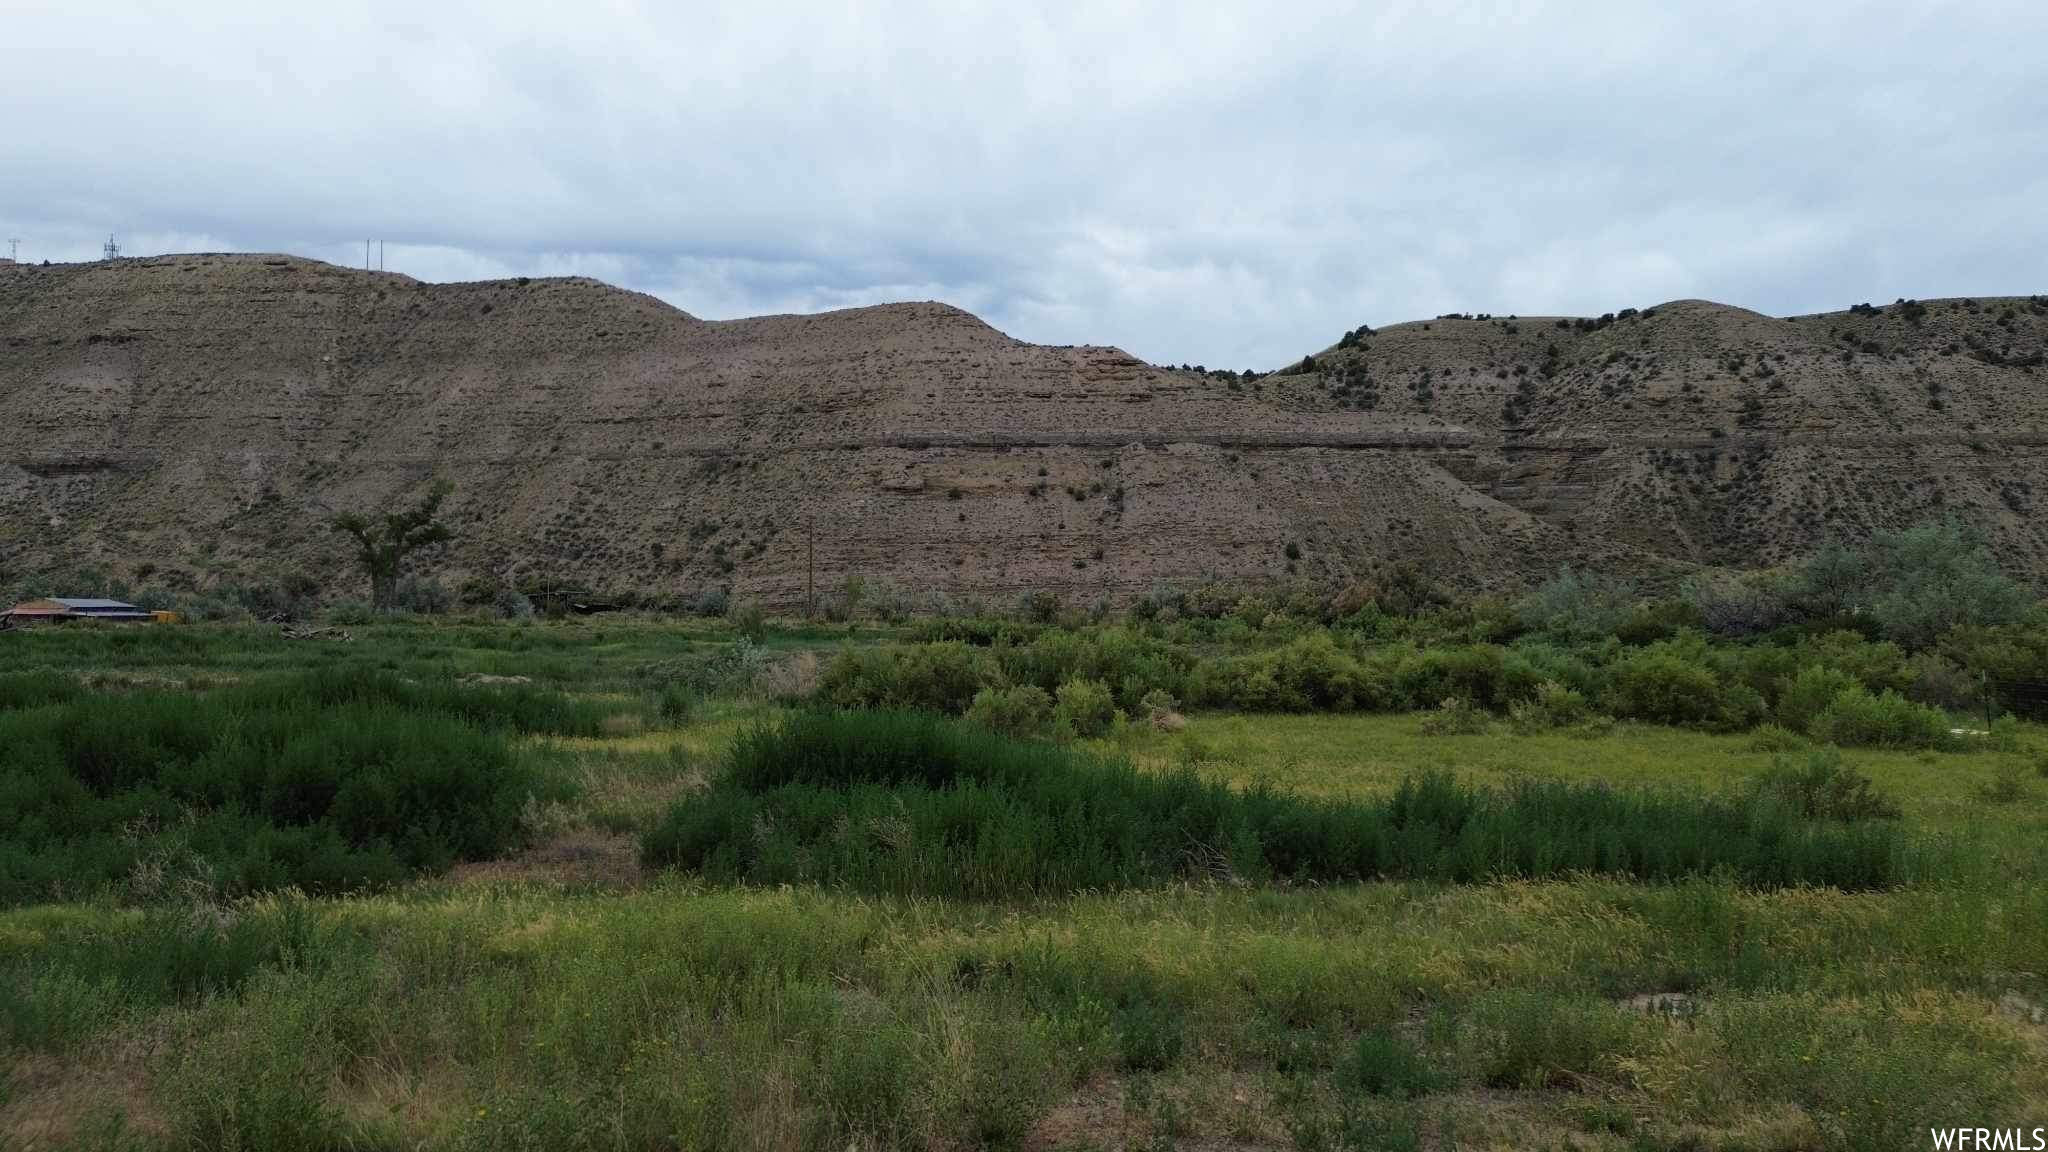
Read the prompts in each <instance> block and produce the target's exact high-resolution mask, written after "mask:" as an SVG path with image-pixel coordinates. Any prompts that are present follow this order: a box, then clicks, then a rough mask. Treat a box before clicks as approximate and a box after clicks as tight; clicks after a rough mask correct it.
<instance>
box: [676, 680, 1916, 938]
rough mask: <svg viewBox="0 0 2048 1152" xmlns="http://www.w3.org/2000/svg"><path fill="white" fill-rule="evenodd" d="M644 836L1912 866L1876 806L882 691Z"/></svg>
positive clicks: (1027, 860) (1649, 874)
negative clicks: (1335, 759) (1372, 797)
mask: <svg viewBox="0 0 2048 1152" xmlns="http://www.w3.org/2000/svg"><path fill="white" fill-rule="evenodd" d="M643 852H644V855H645V858H646V860H647V861H648V862H649V863H650V864H653V865H668V866H678V867H683V868H688V869H692V870H695V871H698V872H702V873H704V874H706V875H708V876H711V877H714V878H717V879H724V880H745V881H751V882H757V883H782V882H790V881H817V882H823V883H831V884H844V885H848V886H851V887H856V888H863V889H871V890H878V891H887V892H899V893H926V894H939V895H956V896H970V897H978V898H988V897H1004V896H1013V895H1025V894H1034V893H1050V892H1062V891H1073V890H1078V889H1089V888H1116V887H1130V886H1141V885H1148V884H1158V883H1163V882H1169V881H1172V880H1175V879H1180V878H1202V877H1212V878H1236V879H1240V880H1246V881H1293V882H1327V881H1348V880H1367V879H1381V878H1414V879H1425V880H1438V881H1451V882H1460V883H1464V882H1477V881H1486V880H1495V879H1503V878H1510V877H1548V876H1559V875H1565V874H1571V873H1600V874H1609V875H1618V876H1628V877H1635V878H1639V879H1648V880H1666V879H1675V878H1679V877H1684V876H1691V875H1698V874H1703V873H1724V874H1727V875H1730V876H1732V877H1735V878H1737V879H1739V880H1740V881H1742V882H1743V883H1746V884H1750V885H1754V886H1761V887H1777V886H1786V885H1802V884H1817V885H1832V886H1835V887H1840V888H1845V889H1873V888H1886V887H1890V886H1892V885H1895V884H1897V883H1900V882H1901V881H1902V880H1903V879H1904V878H1905V875H1906V873H1907V871H1908V869H1909V866H1910V862H1909V851H1908V848H1907V845H1906V843H1905V841H1904V839H1903V837H1902V835H1901V834H1900V833H1899V831H1898V830H1897V829H1896V827H1894V826H1892V825H1890V824H1886V823H1877V822H1867V821H1843V820H1828V819H1821V820H1816V819H1806V818H1803V817H1802V815H1801V814H1800V813H1799V812H1798V811H1796V810H1795V809H1794V808H1793V807H1792V806H1789V805H1785V804H1781V803H1773V802H1759V801H1751V800H1747V799H1741V798H1733V797H1730V798H1721V797H1706V796H1694V795H1685V794H1681V793H1676V792H1661V791H1650V790H1635V791H1623V790H1619V789H1614V788H1608V787H1604V786H1597V785H1580V784H1566V783H1561V782H1555V781H1529V782H1524V783H1521V784H1518V785H1516V786H1514V787H1512V788H1509V789H1506V790H1492V789H1480V788H1471V787H1466V786H1463V785H1460V784H1459V783H1457V782H1456V781H1455V780H1453V779H1452V778H1451V777H1449V776H1448V775H1444V774H1429V775H1422V776H1416V777H1412V778H1410V779H1408V780H1407V781H1406V782H1404V783H1403V784H1402V785H1401V787H1400V789H1399V790H1398V791H1397V792H1396V793H1395V794H1394V795H1393V796H1392V797H1390V798H1388V799H1386V800H1383V801H1379V802H1359V801H1322V800H1312V799H1306V798H1302V797H1298V796H1293V795H1288V794H1284V793H1280V792H1276V791H1272V790H1270V789H1262V788H1255V789H1253V790H1251V791H1248V792H1242V793H1240V792H1237V791H1234V790H1232V789H1231V788H1229V787H1228V786H1226V785H1223V784H1219V783H1214V782H1209V781H1204V780H1202V779H1199V778H1198V777H1197V776H1195V775H1194V774H1193V772H1192V771H1181V772H1176V773H1168V774H1149V773H1140V772H1138V771H1137V770H1135V769H1134V768H1133V767H1132V766H1131V765H1130V764H1129V763H1127V762H1124V761H1120V760H1102V759H1097V758H1095V757H1092V756H1090V755H1087V754H1084V753H1081V752H1077V751H1074V750H1071V749H1067V748H1062V747H1058V746H1054V745H1046V744H1033V743H1024V742H1018V741H1013V740H1007V739H1004V738H1002V737H1000V736H998V735H996V734H994V733H990V732H987V731H985V730H983V729H980V728H978V727H976V726H972V725H966V724H960V723H957V722H953V721H948V720H945V719H942V718H939V717H934V716H930V715H926V714H921V713H899V712H882V713H870V712H812V713H804V714H799V715H795V716H791V717H788V718H785V719H783V720H782V721H780V722H777V723H773V724H770V725H766V726H763V727H760V728H757V729H755V730H754V731H752V732H750V733H748V734H746V735H745V736H743V737H742V738H741V739H740V740H739V741H738V743H737V745H736V747H735V749H734V751H733V754H732V757H731V760H730V762H729V763H728V765H727V768H726V772H725V775H724V776H723V777H722V778H721V779H720V780H719V781H718V782H717V783H716V784H715V785H714V786H713V787H712V788H711V789H710V790H708V791H707V792H705V793H703V794H701V795H697V796H693V797H688V798H686V799H684V800H682V801H679V802H678V803H677V804H676V805H675V806H674V807H673V808H672V810H671V811H670V812H669V814H668V816H667V818H666V819H665V820H664V821H663V822H662V823H661V824H660V825H659V826H658V827H656V828H655V829H654V830H653V831H651V832H650V833H649V834H648V835H647V837H646V838H645V841H644V844H643Z"/></svg>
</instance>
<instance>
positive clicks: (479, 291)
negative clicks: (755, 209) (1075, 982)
mask: <svg viewBox="0 0 2048 1152" xmlns="http://www.w3.org/2000/svg"><path fill="white" fill-rule="evenodd" d="M1344 344H1345V346H1344V347H1335V346H1333V347H1331V348H1326V349H1324V350H1322V351H1320V352H1318V353H1316V354H1315V362H1314V365H1313V368H1312V369H1310V370H1307V371H1297V370H1294V369H1290V370H1289V371H1287V372H1285V373H1282V374H1276V375H1273V376H1269V377H1267V378H1265V379H1263V380H1259V381H1256V382H1247V381H1242V380H1238V379H1235V378H1231V379H1224V378H1223V377H1221V376H1218V375H1209V374H1198V373H1194V372H1184V371H1179V370H1173V369H1166V368H1159V367H1154V366H1150V365H1147V364H1144V363H1141V362H1139V361H1137V360H1135V359H1134V358H1132V357H1130V356H1128V355H1126V354H1124V353H1122V352H1120V351H1118V350H1116V349H1113V348H1097V347H1078V348H1050V347H1041V346H1036V345H1030V344H1024V343H1020V342H1018V341H1015V340H1012V339H1010V338H1008V337H1006V336H1004V335H1003V334H1002V333H1000V332H997V331H996V330H994V329H993V328H990V327H989V326H987V325H986V324H983V323H982V322H981V321H979V320H977V319H976V318H974V317H973V316H971V315H969V314H967V313H965V312H962V311H959V310H958V309H955V308H950V307H947V306H945V305H942V304H895V305H887V306H883V307H876V308H864V309H855V310H849V311H843V312H831V313H825V314H821V315H813V316H769V317H759V318H754V319H747V320H736V321H725V322H710V321H702V320H697V319H695V318H693V317H691V316H688V315H686V314H684V313H682V312H679V311H677V310H675V309H673V308H671V307H669V306H668V305H666V304H663V303H661V302H660V301H657V300H654V299H652V298H649V297H646V296H642V295H638V294H635V293H630V292H625V291H622V290H619V289H616V288H612V287H609V286H607V285H604V284H601V283H598V282H595V281H591V280H583V279H570V280H533V281H499V282H489V283H478V284H425V283H421V282H418V281H414V280H411V279H409V278H407V277H404V276H397V275H390V274H383V273H369V272H360V271H353V270H348V269H342V268H336V267H332V266H329V265H324V264H318V263H313V262H309V261H303V260H296V259H288V258H283V257H264V256H220V255H194V256H168V257H160V258H154V259H147V260H124V261H119V262H115V263H110V264H86V265H68V266H63V267H50V268H32V267H12V268H0V411H4V413H5V419H4V421H0V568H4V569H5V570H6V571H10V572H13V573H15V574H17V575H18V574H20V573H23V572H37V571H43V570H47V569H51V568H60V567H72V566H80V565H95V566H99V567H102V568H106V569H110V570H113V571H116V572H132V571H133V570H134V569H135V568H136V567H137V566H138V565H141V564H144V563H147V564H150V565H152V566H153V567H155V568H156V569H158V570H161V571H165V572H171V573H182V574H185V575H188V576H189V577H190V578H191V579H192V580H193V581H194V582H195V583H198V584H204V583H205V582H207V581H209V580H217V579H226V578H241V577H259V576H266V575H276V574H279V573H282V572H285V571H292V570H297V571H304V572H308V573H311V574H314V575H315V576H317V577H320V578H322V579H324V580H326V581H327V582H329V583H330V584H331V585H333V586H335V587H337V588H345V587H351V586H352V584H351V581H352V580H353V579H354V578H353V576H352V575H351V574H350V573H348V572H347V569H346V564H345V553H344V552H343V550H342V548H341V546H340V541H339V540H338V539H336V538H335V537H333V536H331V535H330V534H328V533H326V532H324V531H323V530H322V529H321V524H322V521H323V519H324V518H325V517H327V516H329V515H331V514H332V513H333V512H335V511H337V510H342V509H351V508H374V507H377V506H379V505H380V504H381V503H383V502H386V501H389V500H392V499H395V498H405V497H409V496H411V495H412V494H414V493H416V492H418V491H420V490H422V489H424V487H425V486H426V485H427V484H428V483H429V482H430V480H431V478H433V477H434V476H436V475H439V476H444V477H446V478H447V479H450V480H452V481H454V482H455V484H456V486H457V487H456V494H455V496H454V498H453V501H452V508H453V515H454V517H455V519H456V521H457V523H458V526H459V530H460V534H461V538H460V542H459V543H458V544H457V545H456V546H455V547H454V548H453V549H452V550H451V552H450V554H449V556H448V557H447V559H446V561H445V564H444V565H443V567H444V571H445V574H446V575H447V576H448V578H450V579H451V581H452V580H456V579H460V578H462V577H464V576H467V575H472V574H492V575H497V576H504V577H516V576H518V575H520V574H522V573H525V574H533V573H539V574H545V575H546V576H547V577H548V579H549V580H551V581H560V582H563V583H568V584H582V585H587V586H594V587H599V588H617V589H621V590H634V591H640V592H649V593H656V594H662V595H671V594H678V593H680V594H684V595H688V594H692V593H694V592H696V591H698V590H701V589H704V588H707V587H713V586H729V587H731V588H732V589H733V591H734V592H735V594H737V595H740V596H755V597H759V598H760V599H762V600H764V601H766V602H769V603H771V604H778V605H792V604H795V603H798V602H800V601H801V599H802V597H803V595H804V586H805V581H806V575H807V556H809V555H812V554H814V555H815V569H816V580H817V584H818V586H819V587H820V588H821V589H836V588H838V587H839V586H840V584H841V582H842V581H843V579H844V578H845V577H846V576H848V575H859V576H862V577H865V578H866V579H867V580H868V581H870V582H871V583H889V584H894V585H897V586H899V587H902V588H905V589H911V590H916V591H919V592H923V593H930V594H934V595H945V596H948V597H952V598H955V599H960V598H966V597H984V598H989V599H1006V598H1009V597H1012V596H1014V595H1016V594H1017V593H1019V592H1021V591H1024V590H1028V589H1037V588H1051V589H1055V590H1059V591H1061V592H1063V593H1065V594H1067V595H1068V597H1069V598H1070V599H1074V600H1081V601H1086V600H1089V599H1092V598H1095V597H1098V596H1110V597H1117V596H1127V595H1130V594H1134V593H1137V592H1142V591H1144V590H1145V589H1147V588H1149V587H1151V586H1153V585H1154V584H1156V583H1159V582H1162V581H1190V580H1198V579H1203V578H1209V577H1222V578H1262V579H1263V578H1270V579H1287V578H1288V577H1289V572H1288V569H1289V567H1290V565H1291V566H1292V568H1293V569H1294V571H1293V574H1292V575H1293V576H1294V577H1296V578H1299V579H1303V580H1312V581H1317V582H1339V581H1342V580H1345V579H1348V578H1350V577H1352V576H1355V575H1359V574H1363V573H1366V572H1369V571H1371V570H1372V569H1373V568H1374V567H1375V566H1377V565H1381V564H1384V563H1386V562H1389V561H1396V560H1404V561H1412V562H1414V563H1417V564H1419V565H1421V566H1423V567H1425V568H1427V569H1429V570H1430V571H1432V572H1434V573H1435V574H1436V575H1438V576H1439V577H1440V578H1442V579H1445V580H1447V581H1450V582H1453V583H1457V584H1462V585H1466V586H1473V587H1478V586H1494V587H1505V586H1512V585H1516V584H1520V583H1522V582H1525V581H1527V580H1528V579H1530V578H1532V577H1534V576H1538V575H1540V574H1542V573H1545V572H1548V571H1551V570H1553V569H1554V568H1555V567H1556V566H1557V565H1558V564H1561V563H1564V562H1567V561H1571V562H1577V563H1590V564H1598V565H1603V566H1613V567H1618V568H1623V569H1627V570H1630V571H1635V572H1641V573H1645V574H1665V575H1669V574H1672V573H1676V572H1682V571H1685V570H1687V569H1689V568H1692V567H1694V566H1697V565H1701V564H1755V563H1768V562H1772V561H1776V560H1779V559H1783V558H1787V557H1789V556H1791V555H1794V554H1797V553H1799V552H1801V551H1804V550H1807V549H1810V548H1811V547H1812V546H1813V545H1814V544H1815V543H1816V542H1817V541H1818V540H1819V539H1821V538H1822V537H1823V536H1824V535H1826V534H1828V533H1830V532H1836V533H1841V534H1845V535H1851V536H1854V535H1859V534H1862V533H1867V532H1868V531H1870V530H1871V529H1872V528H1874V527H1878V526H1883V525H1896V524H1903V523H1907V522H1911V521H1913V520H1916V519H1920V518H1923V517H1926V516H1928V515H1931V514H1940V513H1941V512H1943V511H1946V510H1953V511H1955V512H1957V513H1959V514H1961V515H1963V516H1965V517H1966V518H1968V519H1970V520H1971V521H1972V522H1974V523H1976V524H1978V525H1979V526H1980V527H1981V528H1983V529H1984V530H1985V531H1986V532H1987V533H1989V535H1990V536H1991V538H1992V539H1993V541H1994V542H1995V544H1996V546H1997V548H1998V550H1999V554H2000V556H2001V558H2002V559H2003V560H2004V562H2005V563H2006V564H2007V565H2008V566H2010V567H2011V568H2012V569H2013V570H2015V571H2016V572H2020V573H2023V574H2026V575H2028V576H2030V577H2033V578H2037V579H2038V578H2039V577H2040V576H2041V575H2042V574H2043V572H2044V563H2048V553H2044V551H2043V546H2044V543H2048V540H2044V536H2043V534H2042V531H2041V528H2040V524H2039V519H2038V518H2037V517H2036V516H2035V515H2034V511H2035V506H2034V499H2035V494H2036V491H2037V490H2039V491H2040V493H2041V494H2042V495H2043V496H2048V487H2043V486H2044V485H2048V388H2044V385H2048V368H2043V367H2040V366H2038V361H2039V357H2040V353H2041V351H2042V349H2043V348H2044V346H2048V300H2040V299H2035V300H2027V299H2019V300H1977V301H1929V302H1926V303H1925V304H1924V305H1921V306H1914V307H1908V306H1901V305H1891V306H1886V307H1883V308H1880V309H1875V310H1870V311H1865V310H1861V309H1859V310H1857V311H1855V312H1843V313H1829V314H1824V315H1819V316H1809V317H1796V318H1790V319H1773V318H1770V317H1765V316H1761V315H1758V314H1756V313H1753V312H1746V311H1743V310H1741V309H1736V308H1729V307H1724V306H1721V305H1716V304H1710V303H1705V302H1701V301H1679V302H1676V303H1671V304H1665V305H1662V306H1659V307H1656V308H1654V309H1651V310H1648V311H1646V312H1645V313H1643V314H1637V315H1630V316H1625V317H1622V318H1618V319H1615V320H1613V321H1611V322H1607V323H1600V322H1590V321H1580V322H1577V323H1573V322H1571V321H1559V320H1558V319H1556V318H1537V317H1517V318H1512V319H1510V318H1506V317H1499V318H1472V319H1451V318H1446V319H1439V320H1433V321H1428V322H1417V323H1412V324H1402V325H1396V326H1392V327H1388V328H1385V329H1382V330H1380V331H1377V332H1373V333H1370V334H1366V335H1361V336H1357V337H1354V338H1352V339H1349V340H1347V341H1345V342H1344ZM1295 367H1296V368H1299V367H1300V366H1295ZM1289 543H1293V544H1295V545H1296V550H1297V552H1298V553H1299V558H1298V559H1296V560H1293V561H1290V560H1289V558H1288V556H1287V555H1286V551H1285V548H1286V545H1287V544H1289Z"/></svg>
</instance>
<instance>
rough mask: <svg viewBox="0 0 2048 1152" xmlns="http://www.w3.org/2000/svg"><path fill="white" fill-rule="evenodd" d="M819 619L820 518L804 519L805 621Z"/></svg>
mask: <svg viewBox="0 0 2048 1152" xmlns="http://www.w3.org/2000/svg"><path fill="white" fill-rule="evenodd" d="M817 618H818V516H817V513H815V512H813V513H811V514H810V515H808V516H806V517H805V518H804V619H806V620H816V619H817Z"/></svg>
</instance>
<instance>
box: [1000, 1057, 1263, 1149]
mask: <svg viewBox="0 0 2048 1152" xmlns="http://www.w3.org/2000/svg"><path fill="white" fill-rule="evenodd" d="M1191 1088H1192V1089H1193V1091H1192V1092H1190V1091H1189V1089H1191ZM1152 1090H1153V1091H1156V1092H1164V1093H1166V1094H1167V1095H1170V1096H1173V1097H1175V1098H1176V1100H1177V1101H1178V1103H1179V1105H1180V1109H1181V1116H1182V1119H1183V1122H1184V1123H1185V1124H1186V1125H1187V1126H1188V1127H1191V1128H1193V1129H1194V1131H1186V1130H1182V1131H1177V1132H1175V1133H1173V1134H1172V1135H1171V1139H1170V1140H1165V1141H1164V1142H1165V1143H1168V1144H1170V1145H1171V1146H1172V1147H1174V1148H1180V1149H1187V1150H1188V1152H1274V1150H1277V1149H1281V1148H1285V1147H1288V1143H1287V1141H1286V1139H1285V1138H1284V1136H1283V1135H1282V1134H1280V1133H1278V1132H1277V1131H1269V1130H1271V1129H1273V1128H1274V1125H1272V1124H1271V1123H1269V1122H1267V1116H1266V1113H1267V1108H1266V1105H1267V1103H1268V1101H1267V1100H1266V1098H1265V1095H1264V1093H1262V1092H1260V1091H1259V1090H1258V1089H1256V1088H1255V1087H1253V1086H1252V1085H1251V1084H1249V1083H1247V1082H1245V1081H1243V1080H1240V1079H1237V1078H1236V1077H1234V1076H1230V1075H1225V1076H1223V1077H1221V1078H1218V1079H1216V1080H1214V1081H1209V1080H1207V1079H1206V1078H1205V1079H1204V1080H1203V1081H1202V1083H1201V1084H1200V1085H1198V1086H1197V1085H1190V1084H1180V1085H1177V1086H1172V1087H1169V1086H1165V1085H1162V1084H1160V1083H1158V1082H1154V1083H1153V1084H1152ZM1195 1097H1199V1098H1195ZM1127 1101H1128V1094H1127V1093H1126V1091H1125V1084H1124V1082H1123V1081H1122V1080H1121V1079H1119V1078H1117V1077H1115V1076H1112V1075H1109V1074H1106V1073H1105V1074H1101V1075H1097V1076H1095V1077H1093V1078H1091V1079H1090V1080H1089V1081H1088V1082H1087V1083H1085V1084H1083V1085H1081V1087H1079V1088H1077V1089H1075V1090H1074V1092H1073V1094H1072V1095H1070V1096H1068V1097H1067V1098H1066V1099H1065V1100H1063V1101H1061V1102H1060V1103H1059V1105H1058V1106H1056V1107H1054V1108H1053V1109H1052V1111H1050V1112H1047V1113H1046V1114H1045V1116H1044V1117H1042V1118H1041V1119H1040V1120H1039V1121H1038V1123H1037V1125H1036V1126H1034V1127H1033V1128H1032V1129H1031V1132H1030V1134H1029V1135H1028V1136H1026V1137H1025V1139H1024V1147H1025V1148H1026V1149H1027V1150H1029V1152H1058V1150H1060V1149H1080V1148H1130V1147H1141V1146H1146V1145H1147V1144H1148V1143H1160V1142H1162V1141H1161V1140H1160V1138H1161V1137H1165V1136H1166V1135H1167V1134H1166V1133H1161V1132H1156V1131H1155V1130H1154V1129H1155V1126H1154V1124H1153V1122H1152V1118H1151V1117H1149V1116H1147V1115H1145V1114H1144V1112H1143V1111H1142V1110H1140V1111H1136V1112H1133V1111H1132V1110H1131V1109H1130V1108H1129V1107H1128V1106H1127ZM1247 1132H1250V1133H1257V1134H1258V1136H1257V1138H1247V1137H1246V1136H1245V1135H1244V1134H1245V1133H1247ZM1268 1136H1270V1137H1271V1138H1270V1139H1268V1138H1267V1137H1268Z"/></svg>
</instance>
